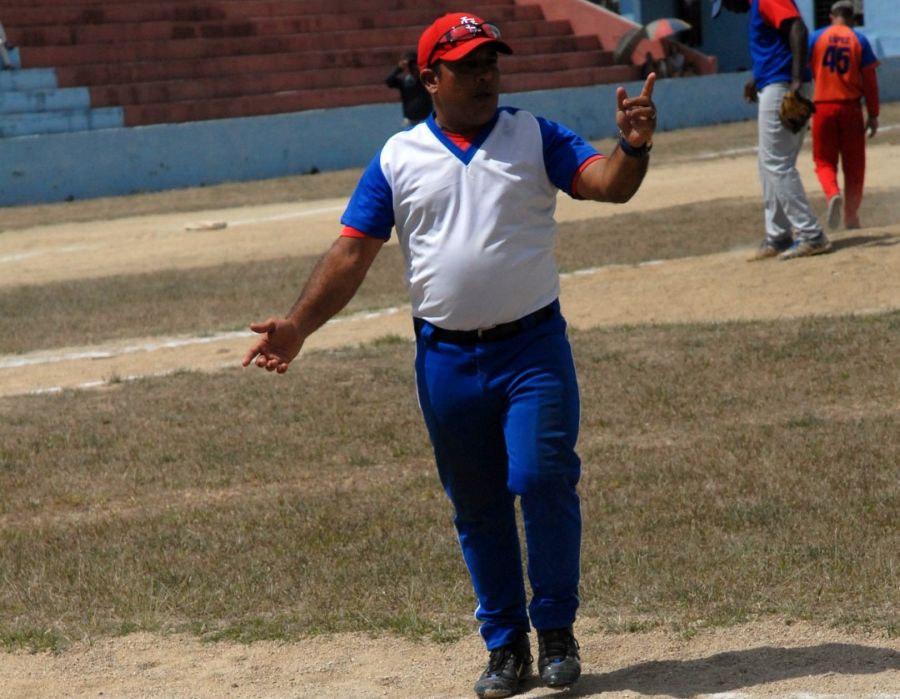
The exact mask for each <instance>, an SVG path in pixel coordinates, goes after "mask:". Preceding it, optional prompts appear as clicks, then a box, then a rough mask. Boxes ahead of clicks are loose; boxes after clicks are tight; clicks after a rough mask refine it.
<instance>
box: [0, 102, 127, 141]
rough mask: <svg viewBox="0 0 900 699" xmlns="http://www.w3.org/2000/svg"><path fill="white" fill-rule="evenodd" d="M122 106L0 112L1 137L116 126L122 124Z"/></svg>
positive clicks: (113, 127) (119, 126) (118, 126)
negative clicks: (13, 112) (17, 112)
mask: <svg viewBox="0 0 900 699" xmlns="http://www.w3.org/2000/svg"><path fill="white" fill-rule="evenodd" d="M123 122H124V120H123V115H122V108H121V107H107V108H102V109H67V110H60V111H53V112H28V113H21V114H3V115H0V138H11V137H14V136H39V135H41V134H52V133H69V132H72V131H90V130H93V129H115V128H121V127H122V126H123Z"/></svg>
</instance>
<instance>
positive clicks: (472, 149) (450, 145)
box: [426, 109, 500, 165]
mask: <svg viewBox="0 0 900 699" xmlns="http://www.w3.org/2000/svg"><path fill="white" fill-rule="evenodd" d="M499 118H500V110H499V109H498V110H497V111H496V113H495V114H494V116H493V118H491V120H490V121H489V122H488V123H487V124H485V125H484V126H483V127H482V128H481V131H479V132H478V135H477V136H476V137H475V138H474V139H472V143H471V144H469V147H468V148H467V149H466V150H463V149H462V148H460V147H459V146H457V145H456V144H455V143H454V142H453V141H451V140H450V138H449V137H448V136H447V134H445V133H444V132H443V130H442V129H441V127H440V126H438V125H437V122H436V121H435V120H434V112H432V113H431V116H429V117H428V120H427V122H426V123H427V124H428V128H429V129H431V132H432V133H433V134H434V135H435V136H436V137H437V139H438V140H439V141H440V142H441V143H443V144H444V147H445V148H446V149H447V150H449V151H450V152H451V153H453V155H455V156H456V157H457V158H459V159H460V160H461V161H462V163H463V165H468V164H469V163H470V162H471V161H472V158H474V157H475V154H476V153H477V152H478V149H479V148H481V146H482V145H483V144H484V142H485V141H486V140H487V137H488V136H490V135H491V131H493V130H494V126H496V124H497V119H499Z"/></svg>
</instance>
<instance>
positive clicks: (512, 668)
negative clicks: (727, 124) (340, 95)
mask: <svg viewBox="0 0 900 699" xmlns="http://www.w3.org/2000/svg"><path fill="white" fill-rule="evenodd" d="M508 53H512V49H511V47H510V46H509V45H508V44H507V43H506V42H505V41H504V40H503V39H502V38H501V35H500V29H499V28H498V27H497V26H496V25H494V24H491V23H488V22H485V21H484V20H483V19H481V18H480V17H477V16H475V15H473V14H471V13H465V12H454V13H451V14H447V15H444V16H442V17H440V18H439V19H437V20H436V21H435V22H434V23H433V24H432V25H431V26H429V27H428V28H427V29H425V31H424V32H423V34H422V35H421V38H420V40H419V45H418V56H417V58H418V65H419V69H420V75H421V80H422V82H423V84H424V85H425V86H426V87H427V88H428V91H429V92H430V94H431V96H432V101H433V104H434V112H433V114H432V115H431V116H430V117H429V118H428V119H427V120H426V121H424V122H422V123H420V124H418V125H416V126H414V127H412V128H411V129H409V130H407V131H403V132H401V133H398V134H396V135H395V136H393V137H391V138H390V139H389V140H388V141H387V143H386V144H385V145H384V147H383V148H382V149H381V151H380V152H379V153H378V154H377V155H376V156H375V158H374V159H373V160H372V161H371V163H370V164H369V166H368V168H367V169H366V170H365V172H364V174H363V175H362V177H361V179H360V181H359V183H358V185H357V187H356V190H355V192H354V193H353V196H352V197H351V199H350V202H349V204H348V206H347V209H346V211H345V212H344V214H343V217H342V218H341V222H342V224H343V225H344V228H343V231H342V234H341V236H340V237H339V238H338V240H337V241H336V242H335V243H334V245H333V246H332V248H331V249H330V250H329V251H328V252H327V253H326V254H325V255H324V256H323V257H322V259H321V260H320V261H319V263H318V265H317V266H316V268H315V269H314V271H313V272H312V274H311V276H310V279H309V280H308V282H307V283H306V286H305V288H304V290H303V291H302V293H301V295H300V298H299V299H298V300H297V301H296V303H295V304H294V306H293V308H292V309H291V310H290V312H289V313H288V315H287V316H286V317H285V318H270V319H268V320H266V321H264V322H261V323H254V324H252V325H251V326H250V327H251V329H252V330H253V331H254V332H257V333H260V334H261V335H262V336H261V337H260V338H259V339H258V340H257V341H256V342H255V343H254V344H253V346H252V347H251V348H250V350H249V351H248V352H247V354H246V356H245V357H244V359H243V365H244V366H248V365H249V364H251V363H255V364H256V365H257V366H259V367H262V368H265V369H267V370H269V371H276V372H279V373H282V372H284V371H286V370H287V368H288V364H289V362H291V360H293V359H294V357H296V356H297V354H298V352H299V351H300V348H301V347H302V345H303V342H304V340H305V339H306V337H308V336H309V335H310V333H312V332H313V331H314V330H316V329H317V328H319V327H320V326H321V325H322V324H323V323H325V322H326V321H327V320H328V319H329V318H331V317H332V316H333V315H334V314H336V313H337V312H338V311H340V310H341V309H342V308H343V307H344V305H345V304H346V303H347V302H348V301H349V300H350V298H351V297H352V296H353V294H354V293H355V292H356V290H357V288H358V287H359V285H360V283H361V282H362V280H363V277H364V276H365V274H366V272H367V270H368V269H369V266H370V265H371V263H372V261H373V259H374V258H375V256H376V255H377V254H378V251H379V250H380V249H381V246H382V245H383V244H384V243H385V241H387V240H388V239H389V237H390V235H391V231H392V230H396V235H397V239H398V242H399V244H400V247H401V250H402V253H403V257H404V260H405V265H406V279H407V283H408V287H409V296H410V300H411V304H412V315H413V325H414V328H415V335H416V360H415V369H416V382H417V389H418V398H419V404H420V407H421V410H422V414H423V416H424V419H425V424H426V427H427V430H428V434H429V437H430V439H431V442H432V445H433V448H434V455H435V459H436V462H437V469H438V474H439V476H440V480H441V483H442V485H443V487H444V490H445V491H446V493H447V495H448V496H449V498H450V500H451V502H452V504H453V507H454V510H455V520H454V521H455V525H456V529H457V533H458V537H459V543H460V546H461V548H462V553H463V558H464V560H465V563H466V566H467V567H468V570H469V573H470V576H471V579H472V584H473V587H474V592H475V596H476V598H477V608H476V612H475V615H476V617H477V618H478V619H479V620H480V621H481V634H482V637H483V638H484V641H485V645H486V647H487V650H488V651H489V655H490V657H489V661H488V666H487V669H486V670H485V671H484V673H483V674H482V675H481V677H480V678H479V679H478V681H477V683H476V685H475V691H476V693H477V694H478V695H479V696H482V697H506V696H510V695H511V694H514V693H515V692H516V691H517V690H518V686H519V682H520V680H521V679H523V678H524V677H526V676H527V675H528V674H529V673H530V671H531V665H532V655H531V650H530V642H529V631H530V629H531V628H532V627H534V628H535V629H536V630H537V638H538V665H539V668H540V675H541V678H542V680H543V681H544V683H545V684H547V685H550V686H554V687H561V686H568V685H571V684H572V683H573V682H574V681H575V680H576V679H578V677H579V675H580V673H581V664H580V658H579V653H578V643H577V642H576V640H575V636H574V634H573V622H574V621H575V614H576V610H577V608H578V604H579V598H578V584H579V575H580V545H581V511H580V503H579V497H578V493H577V490H576V485H577V483H578V480H579V476H580V467H581V464H580V460H579V457H578V455H577V453H576V451H575V443H576V439H577V437H578V425H579V395H578V384H577V381H576V376H575V367H574V364H573V359H572V352H571V348H570V346H569V342H568V339H567V337H566V321H565V320H564V318H563V315H562V313H561V310H560V303H559V299H558V297H559V290H560V286H559V273H558V269H557V266H556V261H555V259H554V255H553V246H554V240H555V238H556V233H557V228H556V223H555V221H554V210H555V206H556V197H557V193H558V191H559V190H562V191H564V192H566V193H567V194H569V195H570V196H572V197H575V198H578V199H592V200H596V201H609V202H625V201H627V200H628V199H630V198H631V197H632V195H634V193H635V192H636V191H637V189H638V187H639V186H640V184H641V181H642V180H643V177H644V174H645V173H646V171H647V167H648V163H649V151H650V147H651V138H652V136H653V133H654V130H655V128H656V107H655V106H654V104H653V102H652V99H651V95H652V91H653V84H654V80H655V76H654V75H651V76H650V77H648V79H647V81H646V82H645V84H644V86H643V89H642V91H641V93H640V95H638V96H636V97H629V96H628V95H627V94H626V91H625V89H624V88H621V87H620V88H618V90H617V95H616V111H615V119H616V124H617V126H618V127H619V129H620V134H619V137H618V144H617V146H616V148H615V149H614V150H613V152H612V153H611V154H610V155H609V156H608V157H604V156H602V155H600V154H599V153H598V152H597V151H596V150H595V149H594V148H593V147H592V146H590V145H589V144H588V143H586V142H585V141H584V140H583V139H581V138H580V137H579V136H577V135H576V134H575V133H573V132H572V131H570V130H568V129H566V128H565V127H563V126H561V125H559V124H557V123H554V122H552V121H549V120H547V119H543V118H540V117H536V116H534V115H532V114H530V113H528V112H525V111H522V110H519V109H515V108H511V107H498V96H499V91H500V70H499V64H498V54H508ZM516 498H518V499H519V501H520V506H521V510H522V518H523V521H524V527H525V539H526V543H527V553H528V560H527V571H528V578H529V581H530V583H531V588H532V591H533V595H532V598H531V600H530V601H528V600H527V599H526V590H525V583H524V578H523V573H522V549H521V544H520V541H519V535H518V529H517V526H516V514H515V507H516V505H515V502H516Z"/></svg>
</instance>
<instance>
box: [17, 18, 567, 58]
mask: <svg viewBox="0 0 900 699" xmlns="http://www.w3.org/2000/svg"><path fill="white" fill-rule="evenodd" d="M570 31H571V30H570V28H569V24H568V22H539V23H535V22H529V21H516V22H510V23H509V26H508V28H507V30H506V32H505V34H504V36H508V37H509V40H510V42H511V43H516V44H519V43H521V42H531V41H534V40H538V39H546V40H548V41H557V42H559V46H560V48H559V49H556V50H563V47H565V46H568V45H571V44H572V42H573V41H574V40H575V39H576V38H577V37H573V36H572V35H571V34H570ZM420 33H421V30H420V28H419V27H417V26H404V27H396V28H395V29H393V30H392V32H391V36H390V38H389V39H388V40H387V41H388V44H389V45H391V46H395V47H397V46H401V47H402V46H409V47H413V46H415V45H416V43H417V41H418V38H419V34H420ZM385 42H386V37H385V36H384V34H382V33H380V32H373V31H369V30H355V31H341V32H327V33H324V32H323V33H313V34H309V33H294V34H282V35H272V36H259V35H247V36H240V37H223V38H219V37H214V38H203V39H198V40H193V41H188V40H183V41H177V40H176V41H163V40H159V41H128V42H122V43H98V44H70V45H47V46H23V47H22V48H21V51H22V60H23V61H24V62H27V64H28V65H29V66H35V67H43V66H63V65H82V64H88V63H119V62H133V61H163V60H170V59H185V58H204V57H211V56H232V55H240V54H254V53H281V52H300V51H310V52H313V51H322V46H327V47H328V48H329V51H339V50H342V49H358V50H360V49H366V48H375V47H382V46H385ZM570 50H571V49H570Z"/></svg>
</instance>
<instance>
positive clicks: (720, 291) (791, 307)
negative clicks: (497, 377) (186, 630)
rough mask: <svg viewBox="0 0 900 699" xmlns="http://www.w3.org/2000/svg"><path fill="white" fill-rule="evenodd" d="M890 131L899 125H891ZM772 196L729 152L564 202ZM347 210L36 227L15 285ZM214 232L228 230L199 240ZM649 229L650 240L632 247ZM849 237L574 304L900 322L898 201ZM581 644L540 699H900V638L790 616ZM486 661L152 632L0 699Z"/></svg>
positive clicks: (330, 203)
mask: <svg viewBox="0 0 900 699" xmlns="http://www.w3.org/2000/svg"><path fill="white" fill-rule="evenodd" d="M891 107H892V108H891V109H890V110H888V111H887V112H886V113H887V114H889V115H890V114H893V115H894V116H900V109H896V108H894V106H893V105H891ZM894 121H896V119H894ZM891 123H892V122H891V120H890V118H888V119H884V124H885V126H889V125H891ZM738 128H743V129H745V130H746V127H745V126H735V129H738ZM716 134H717V137H718V138H720V141H718V142H717V143H715V144H711V145H712V146H718V147H719V148H720V149H721V150H723V151H724V150H725V149H726V147H727V144H728V143H729V142H730V139H729V136H728V131H727V130H723V129H719V130H717V131H716ZM801 172H802V174H803V178H804V182H805V183H806V185H807V187H808V188H809V189H810V190H811V191H813V188H814V187H817V184H816V181H815V178H814V175H813V173H812V168H811V163H810V158H809V157H808V153H806V154H805V155H804V157H802V158H801ZM898 172H900V146H898V145H893V144H892V143H890V142H879V141H878V140H877V139H876V141H874V142H873V143H872V144H871V146H870V149H869V164H868V171H867V176H868V180H867V187H868V190H869V191H870V192H875V191H878V192H896V193H897V194H898V195H900V183H898V180H897V173H898ZM758 191H759V184H758V180H757V172H756V160H755V154H753V153H752V152H744V153H739V154H736V155H735V154H727V153H724V152H723V153H722V154H721V155H720V157H704V158H697V159H689V158H685V159H678V160H672V161H671V162H666V163H663V164H662V165H660V166H656V165H654V167H653V168H652V170H651V173H650V175H649V176H648V178H647V181H646V183H645V185H644V188H643V189H642V190H641V192H640V194H639V195H638V196H637V197H636V198H635V200H634V201H632V202H631V203H629V204H627V205H624V206H622V207H609V206H602V205H595V204H589V203H584V202H571V201H569V200H567V199H561V200H560V207H559V216H558V217H559V219H560V220H574V219H578V218H596V219H602V218H604V217H608V216H611V215H613V214H621V213H623V212H626V211H643V210H649V209H662V208H665V207H669V206H673V205H679V204H683V205H688V204H693V205H697V206H698V211H702V205H703V202H704V201H708V200H711V199H717V198H730V197H748V196H749V197H758ZM344 201H345V200H344V199H343V198H325V199H321V200H316V201H307V202H300V203H270V204H264V205H260V206H241V207H237V208H223V207H210V208H206V209H203V210H197V211H191V212H179V213H166V214H160V213H156V214H152V215H151V214H147V215H142V216H135V217H115V218H106V219H103V220H95V221H85V222H81V223H65V222H63V223H54V224H52V225H33V226H30V227H21V228H18V229H16V230H11V231H6V232H4V233H2V235H0V287H3V286H12V285H23V284H42V283H47V282H51V281H58V280H72V279H80V278H86V277H95V276H101V275H114V274H120V273H136V272H141V271H154V270H162V269H189V268H195V267H202V266H212V265H219V264H222V263H225V262H230V261H237V260H246V259H251V258H252V259H259V260H266V259H273V258H275V257H278V256H279V255H281V254H283V252H284V235H283V232H284V230H285V229H286V228H290V227H294V226H297V227H302V230H303V236H302V238H300V239H298V241H297V243H296V245H295V247H294V249H293V250H292V253H293V254H302V253H304V252H308V253H315V252H318V251H320V250H323V249H324V248H325V247H326V246H327V245H328V244H329V243H330V241H331V240H332V239H333V238H334V236H335V235H336V232H337V225H338V224H337V220H338V217H339V214H340V211H341V210H342V208H343V204H344ZM898 201H900V196H898ZM205 221H220V222H224V223H225V224H226V225H225V227H218V228H215V229H209V230H187V228H189V227H192V226H191V224H195V223H200V222H205ZM631 233H633V234H641V233H642V232H640V231H634V232H623V234H631ZM833 239H834V242H835V250H834V252H833V253H832V254H829V255H823V256H819V257H814V258H809V259H801V260H794V261H790V262H780V261H766V262H762V263H752V264H750V263H748V262H747V261H746V258H747V255H748V253H749V252H750V249H749V248H744V249H739V250H723V251H721V252H720V253H717V254H713V255H706V256H702V257H696V258H689V259H677V260H667V261H664V262H650V263H644V264H641V265H627V266H624V265H623V266H613V267H602V268H599V269H592V270H583V271H580V272H579V273H576V274H571V275H567V276H566V277H565V278H564V279H563V292H562V303H563V306H564V308H565V311H566V315H567V317H568V319H569V320H570V322H571V323H572V324H573V325H574V326H576V327H581V328H587V327H594V326H598V325H619V324H640V323H655V322H704V321H721V320H732V319H773V318H790V317H799V316H804V315H811V314H819V315H836V314H846V313H877V312H883V311H886V310H893V309H898V308H900V203H898V207H897V216H896V217H894V223H892V224H891V225H888V226H884V227H879V228H865V229H862V230H858V231H842V232H839V233H837V234H835V235H834V236H833ZM98 260H102V262H103V264H102V266H100V265H99V264H98ZM598 299H601V300H602V303H601V302H598ZM249 320H251V319H248V321H249ZM409 326H410V323H409V318H408V313H407V311H406V309H405V308H395V309H384V310H383V311H382V312H380V313H378V314H369V315H360V316H354V317H350V318H346V319H343V320H341V321H338V322H332V323H330V324H329V325H328V326H326V327H325V328H324V329H323V330H322V331H320V333H318V334H317V335H315V336H314V337H313V338H312V339H311V340H310V342H309V343H308V348H309V349H315V348H323V347H330V346H337V345H341V344H346V343H355V342H361V341H365V340H368V339H372V338H375V337H377V336H379V335H385V334H394V335H401V336H409V333H410V327H409ZM248 342H249V333H248V332H237V333H223V334H222V335H217V336H203V337H191V336H184V337H166V338H132V339H129V340H128V341H125V342H110V343H108V344H104V345H102V346H90V347H87V346H84V347H70V348H58V349H54V350H43V351H40V352H32V353H28V354H22V355H6V356H0V397H2V396H15V395H19V394H24V393H29V392H36V391H52V390H57V389H60V388H64V387H89V386H97V385H103V384H104V383H106V382H108V381H110V380H111V378H112V377H119V378H121V377H129V376H144V375H156V374H164V373H167V372H171V371H176V370H178V369H194V370H198V369H199V370H204V371H216V370H219V369H221V368H223V367H232V368H233V367H235V366H236V365H237V363H238V362H239V359H240V356H241V355H242V353H243V351H244V350H245V349H246V347H247V345H248ZM185 347H200V348H201V349H200V351H193V352H190V351H185ZM898 408H900V405H898ZM578 633H579V637H580V640H581V642H582V654H583V658H584V663H585V675H584V677H583V679H582V681H581V683H580V684H579V685H578V688H577V690H573V691H570V692H554V691H550V690H547V689H545V688H543V687H540V686H538V684H537V683H536V682H534V681H532V682H531V683H530V684H528V685H527V687H526V689H525V691H524V692H523V694H522V696H526V697H544V696H566V697H575V696H580V697H591V696H601V695H602V696H604V697H610V698H615V697H638V696H642V697H646V696H654V697H697V696H700V697H719V698H720V699H726V698H727V699H751V698H752V699H755V698H757V697H793V698H796V699H800V697H804V698H813V697H815V698H819V697H823V698H824V697H829V698H834V699H836V698H837V697H843V698H847V699H849V698H851V697H853V698H857V697H858V698H863V697H865V698H870V699H875V698H876V697H877V698H878V699H888V698H895V699H900V639H898V638H884V637H872V636H864V635H857V634H851V633H848V632H845V631H840V630H834V629H827V628H818V627H812V626H808V625H805V624H787V623H784V622H781V621H778V620H768V621H765V622H760V623H750V624H746V625H743V626H740V627H737V628H729V629H713V630H703V631H700V632H698V633H697V634H696V635H694V636H693V637H691V638H689V639H686V638H682V637H679V636H676V635H672V634H668V633H666V632H665V631H657V632H651V633H632V634H615V635H614V634H609V633H605V632H603V631H601V630H599V629H598V628H597V625H596V624H595V623H594V622H593V621H592V620H591V619H582V620H580V621H579V626H578ZM482 663H483V652H482V650H481V644H480V641H479V639H478V637H477V635H474V634H473V635H471V636H469V637H466V638H465V639H463V640H462V641H460V642H459V643H457V644H455V645H450V646H446V645H437V644H432V643H428V642H421V643H413V642H411V641H407V640H403V639H396V638H379V639H371V638H368V637H365V636H362V635H354V634H344V635H336V636H330V637H317V638H314V639H310V640H304V641H301V642H297V643H290V644H286V643H268V642H258V643H254V644H252V645H250V646H246V645H239V644H232V643H225V642H222V643H216V644H204V643H201V642H200V641H198V640H197V639H194V638H191V637H183V636H165V637H158V636H153V635H149V634H136V635H131V636H126V637H122V638H114V639H102V640H97V641H95V642H93V643H84V644H79V645H76V646H75V647H73V648H71V649H69V650H67V651H66V652H64V653H62V654H59V655H45V654H27V653H7V654H0V677H2V678H3V681H2V682H0V699H24V698H29V699H60V698H73V699H74V698H76V697H78V698H82V697H83V698H87V697H103V699H126V698H127V699H175V698H178V699H188V698H190V699H207V698H210V699H212V698H213V697H215V698H216V699H218V698H221V697H229V698H232V699H251V698H252V699H276V698H278V699H281V698H286V697H319V698H322V699H338V698H352V699H367V698H369V697H417V698H424V697H432V698H434V699H437V698H449V697H468V696H472V695H471V692H470V686H471V683H472V681H473V680H474V678H475V677H476V676H477V674H478V673H479V672H480V670H481V665H482Z"/></svg>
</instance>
